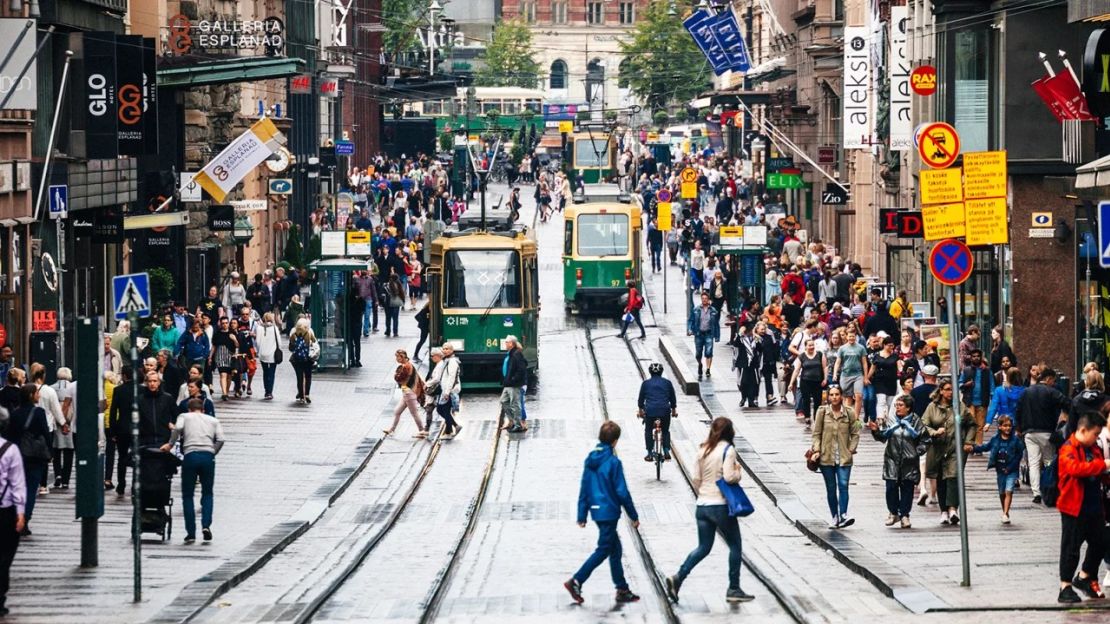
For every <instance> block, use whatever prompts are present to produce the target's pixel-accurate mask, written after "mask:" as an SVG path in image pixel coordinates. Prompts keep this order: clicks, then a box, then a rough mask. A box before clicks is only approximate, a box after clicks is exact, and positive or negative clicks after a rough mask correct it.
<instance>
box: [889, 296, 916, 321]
mask: <svg viewBox="0 0 1110 624" xmlns="http://www.w3.org/2000/svg"><path fill="white" fill-rule="evenodd" d="M889 312H890V315H891V316H893V317H894V320H898V319H901V318H902V317H903V316H904V317H906V318H913V305H911V304H910V300H909V298H908V297H907V296H906V291H904V290H899V291H898V296H897V297H895V298H894V301H892V302H890V310H889Z"/></svg>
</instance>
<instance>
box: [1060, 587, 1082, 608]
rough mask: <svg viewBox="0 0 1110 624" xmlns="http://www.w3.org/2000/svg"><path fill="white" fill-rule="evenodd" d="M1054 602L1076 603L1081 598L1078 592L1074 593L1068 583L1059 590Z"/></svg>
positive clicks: (1080, 600)
mask: <svg viewBox="0 0 1110 624" xmlns="http://www.w3.org/2000/svg"><path fill="white" fill-rule="evenodd" d="M1056 602H1060V603H1064V604H1078V603H1080V602H1083V599H1082V598H1080V597H1079V594H1077V593H1075V590H1074V589H1072V588H1071V585H1068V586H1067V587H1065V588H1063V589H1061V590H1060V595H1059V596H1057V597H1056Z"/></svg>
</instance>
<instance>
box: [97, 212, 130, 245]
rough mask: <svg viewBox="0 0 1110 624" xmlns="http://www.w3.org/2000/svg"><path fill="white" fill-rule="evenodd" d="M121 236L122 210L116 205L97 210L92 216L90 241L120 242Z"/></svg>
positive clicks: (103, 242)
mask: <svg viewBox="0 0 1110 624" xmlns="http://www.w3.org/2000/svg"><path fill="white" fill-rule="evenodd" d="M123 238H124V236H123V212H122V211H120V210H119V208H116V207H109V208H101V209H99V210H97V212H96V215H95V216H94V217H93V232H92V242H94V243H100V244H102V245H103V244H108V243H122V242H123Z"/></svg>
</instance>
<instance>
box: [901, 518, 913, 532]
mask: <svg viewBox="0 0 1110 624" xmlns="http://www.w3.org/2000/svg"><path fill="white" fill-rule="evenodd" d="M911 526H913V525H912V524H910V517H909V516H902V528H903V529H908V528H910V527H911Z"/></svg>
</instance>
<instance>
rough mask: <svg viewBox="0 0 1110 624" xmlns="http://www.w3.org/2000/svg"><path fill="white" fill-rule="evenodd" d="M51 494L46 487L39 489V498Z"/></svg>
mask: <svg viewBox="0 0 1110 624" xmlns="http://www.w3.org/2000/svg"><path fill="white" fill-rule="evenodd" d="M49 493H50V490H48V489H46V488H44V487H39V496H46V495H47V494H49Z"/></svg>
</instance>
